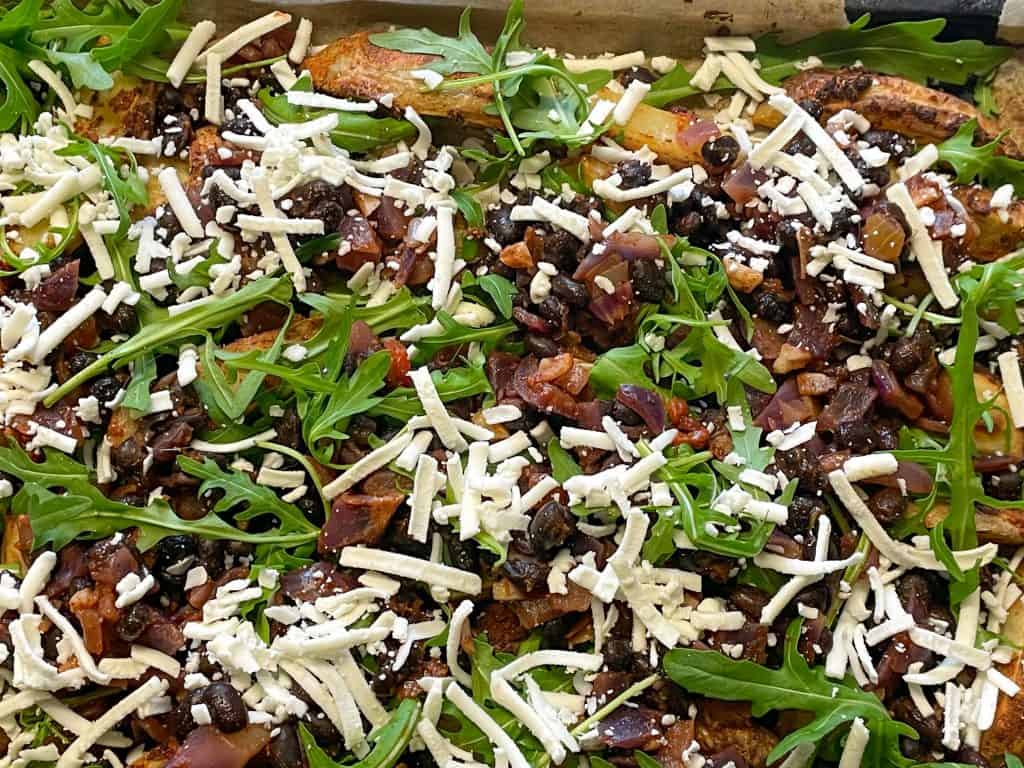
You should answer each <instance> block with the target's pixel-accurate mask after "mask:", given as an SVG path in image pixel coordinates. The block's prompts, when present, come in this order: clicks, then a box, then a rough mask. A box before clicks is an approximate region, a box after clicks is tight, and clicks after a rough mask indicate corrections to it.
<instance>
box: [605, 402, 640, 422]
mask: <svg viewBox="0 0 1024 768" xmlns="http://www.w3.org/2000/svg"><path fill="white" fill-rule="evenodd" d="M608 415H609V416H611V417H612V418H613V419H615V420H616V421H617V422H619V423H621V424H625V425H626V426H627V427H639V426H640V425H641V424H643V419H641V418H640V414H638V413H637V412H636V411H634V410H633V409H632V408H630V407H629V406H626V405H623V404H622V403H620V402H619V401H618V400H614V401H612V407H611V411H610V412H609V414H608Z"/></svg>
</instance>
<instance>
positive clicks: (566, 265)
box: [542, 229, 582, 272]
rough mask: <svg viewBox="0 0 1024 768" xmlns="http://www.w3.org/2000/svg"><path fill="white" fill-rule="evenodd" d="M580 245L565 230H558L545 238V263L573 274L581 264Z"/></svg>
mask: <svg viewBox="0 0 1024 768" xmlns="http://www.w3.org/2000/svg"><path fill="white" fill-rule="evenodd" d="M581 245H582V243H580V241H579V240H577V239H576V238H575V237H574V236H573V235H570V234H569V233H568V232H566V231H565V230H564V229H556V230H555V231H554V232H550V233H549V234H547V235H545V236H544V243H543V246H544V247H543V251H544V254H543V258H542V260H543V261H546V262H549V263H551V264H554V265H555V266H556V267H558V268H559V269H564V270H567V271H569V272H572V271H573V270H574V269H575V267H576V264H577V263H578V262H579V258H578V254H579V251H580V246H581Z"/></svg>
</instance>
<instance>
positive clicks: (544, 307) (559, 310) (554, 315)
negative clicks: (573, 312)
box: [537, 296, 569, 325]
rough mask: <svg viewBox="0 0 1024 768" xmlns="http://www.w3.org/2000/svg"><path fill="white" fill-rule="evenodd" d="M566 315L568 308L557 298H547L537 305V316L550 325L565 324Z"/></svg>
mask: <svg viewBox="0 0 1024 768" xmlns="http://www.w3.org/2000/svg"><path fill="white" fill-rule="evenodd" d="M568 313H569V308H568V307H566V306H565V304H564V303H563V302H562V300H561V299H560V298H558V297H557V296H548V297H547V298H546V299H544V301H542V302H541V303H540V304H538V305H537V314H538V315H540V316H541V317H543V318H544V319H545V320H550V321H551V322H552V323H558V324H559V325H562V324H563V323H565V321H566V318H567V316H568Z"/></svg>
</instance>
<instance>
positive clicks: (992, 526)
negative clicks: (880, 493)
mask: <svg viewBox="0 0 1024 768" xmlns="http://www.w3.org/2000/svg"><path fill="white" fill-rule="evenodd" d="M917 512H918V508H917V506H916V505H914V504H911V505H910V506H909V507H908V509H907V514H908V515H914V514H917ZM948 514H949V505H948V504H947V503H946V502H944V501H940V502H938V503H936V504H935V506H934V507H932V508H931V509H930V510H928V514H927V515H926V516H925V519H924V524H925V525H926V526H928V527H929V528H934V527H935V526H936V525H938V524H939V522H940V521H941V520H945V519H946V516H947V515H948ZM974 525H975V528H976V529H977V531H978V539H979V540H980V541H981V542H983V543H987V542H990V541H992V542H995V543H996V544H1010V545H1014V546H1019V545H1021V544H1024V511H1021V510H1019V509H987V508H983V509H979V510H978V511H977V512H976V513H975V515H974Z"/></svg>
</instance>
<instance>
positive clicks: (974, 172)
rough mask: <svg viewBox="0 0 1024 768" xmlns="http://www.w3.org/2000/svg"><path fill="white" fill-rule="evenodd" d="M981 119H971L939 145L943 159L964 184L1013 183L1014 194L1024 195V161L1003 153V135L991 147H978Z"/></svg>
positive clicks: (985, 145)
mask: <svg viewBox="0 0 1024 768" xmlns="http://www.w3.org/2000/svg"><path fill="white" fill-rule="evenodd" d="M977 129H978V121H977V119H973V120H968V121H967V122H966V123H964V124H963V125H961V126H960V128H958V129H957V132H956V133H955V134H954V135H952V136H950V137H949V138H948V139H946V140H945V141H944V142H942V143H941V144H939V145H938V150H939V160H940V161H941V162H944V163H948V164H949V165H950V166H952V168H953V170H954V171H955V172H956V180H957V181H958V182H960V183H961V184H966V183H969V182H972V181H979V182H981V183H983V184H987V185H988V186H990V187H998V186H1001V185H1003V184H1012V185H1013V189H1014V192H1016V193H1017V194H1018V195H1024V160H1015V159H1013V158H1012V157H1007V156H1006V155H1002V154H999V153H998V151H999V145H1000V143H1001V141H1002V138H1003V135H1004V134H1000V135H999V136H997V137H996V138H994V139H993V140H992V141H990V142H988V143H987V144H982V145H980V146H978V145H975V143H974V136H975V134H976V133H977Z"/></svg>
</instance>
